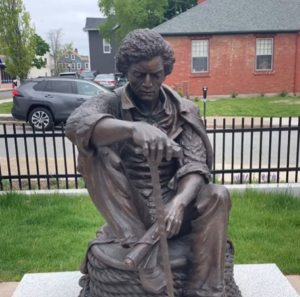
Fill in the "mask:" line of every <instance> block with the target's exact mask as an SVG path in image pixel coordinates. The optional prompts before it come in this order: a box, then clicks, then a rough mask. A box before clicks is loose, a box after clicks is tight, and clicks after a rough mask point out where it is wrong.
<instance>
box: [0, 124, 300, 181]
mask: <svg viewBox="0 0 300 297" xmlns="http://www.w3.org/2000/svg"><path fill="white" fill-rule="evenodd" d="M25 132H26V133H27V134H31V135H32V133H33V132H32V130H31V128H30V127H25ZM56 133H58V134H59V133H61V130H60V129H59V128H57V129H56ZM7 134H13V128H12V126H8V127H7ZM16 134H18V135H22V136H21V138H18V139H17V140H16V139H14V138H9V139H7V147H8V148H9V159H10V167H11V168H10V170H11V174H19V173H20V174H27V169H26V168H27V163H28V164H29V168H30V173H31V174H34V173H36V172H37V167H36V164H37V163H38V166H39V173H40V174H42V173H46V168H47V166H46V162H45V156H47V163H48V164H47V165H48V172H49V173H53V174H54V173H56V165H57V173H59V174H64V173H66V170H65V168H67V172H68V173H75V164H74V154H73V146H72V144H71V143H70V141H69V140H68V139H67V138H63V137H62V136H55V137H53V136H52V132H47V133H46V134H45V137H39V138H36V146H35V142H34V139H33V137H28V138H26V141H24V139H25V138H24V137H23V135H24V134H23V128H22V127H16ZM37 134H38V135H42V133H37ZM0 135H4V131H3V127H1V128H0ZM269 137H270V133H269V132H264V133H262V145H261V148H262V149H261V164H262V168H269V162H270V165H271V167H272V168H278V165H279V167H287V161H288V160H289V167H296V161H297V155H296V151H297V142H298V132H297V131H291V132H290V150H289V152H290V153H289V156H288V132H287V131H283V132H282V133H281V146H280V161H279V163H278V149H279V132H272V141H271V156H270V158H269ZM209 138H210V141H211V143H212V145H213V147H214V137H213V134H209ZM64 141H65V144H64ZM241 141H242V134H241V133H235V136H234V152H233V151H232V147H233V146H232V133H225V138H224V144H225V145H224V151H223V133H218V134H216V135H215V158H216V169H222V168H223V164H224V168H225V169H231V168H232V160H233V168H236V169H239V168H242V167H243V168H245V169H246V168H250V149H251V136H250V133H244V145H243V146H242V145H241ZM25 143H26V145H27V148H26V145H25ZM44 143H45V145H44ZM64 145H65V154H64ZM35 147H36V149H35ZM0 148H1V150H0V158H1V168H2V174H7V173H8V166H7V159H6V158H7V157H8V156H7V155H6V144H5V141H4V139H3V138H0ZM16 148H17V150H16ZM26 149H27V152H28V154H27V155H28V159H27V158H26ZM74 152H75V159H76V157H77V150H76V149H75V148H74ZM16 153H17V154H18V158H19V164H20V166H19V167H20V172H18V169H17V168H18V166H17V159H16V155H17V154H16ZM298 153H299V154H300V152H298ZM55 154H56V156H55ZM223 156H224V160H223ZM242 156H243V162H241V161H242ZM299 157H300V156H298V159H299ZM37 159H38V160H39V162H36V160H37ZM55 159H56V160H57V162H56V163H57V164H56V163H55ZM259 160H260V132H254V133H253V150H252V168H258V167H259ZM298 166H299V164H298ZM282 175H283V174H281V176H282ZM228 176H229V175H228ZM283 176H284V175H283Z"/></svg>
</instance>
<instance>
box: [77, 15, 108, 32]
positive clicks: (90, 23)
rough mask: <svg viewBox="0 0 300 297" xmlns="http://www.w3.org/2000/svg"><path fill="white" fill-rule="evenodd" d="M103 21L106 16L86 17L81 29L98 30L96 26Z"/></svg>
mask: <svg viewBox="0 0 300 297" xmlns="http://www.w3.org/2000/svg"><path fill="white" fill-rule="evenodd" d="M105 21H106V18H86V22H85V27H84V28H83V31H90V30H98V26H99V25H100V24H103V23H104V22H105Z"/></svg>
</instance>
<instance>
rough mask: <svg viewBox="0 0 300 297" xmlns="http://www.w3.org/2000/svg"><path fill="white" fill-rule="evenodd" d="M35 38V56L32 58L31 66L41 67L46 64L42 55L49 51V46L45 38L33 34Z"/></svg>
mask: <svg viewBox="0 0 300 297" xmlns="http://www.w3.org/2000/svg"><path fill="white" fill-rule="evenodd" d="M34 38H35V58H34V59H33V62H32V66H33V67H36V68H37V69H41V68H43V67H45V66H46V62H45V60H44V59H43V56H44V55H45V54H46V53H48V52H50V47H49V44H48V43H47V42H45V40H44V39H43V38H42V37H41V36H39V35H37V34H34Z"/></svg>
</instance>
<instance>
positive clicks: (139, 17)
mask: <svg viewBox="0 0 300 297" xmlns="http://www.w3.org/2000/svg"><path fill="white" fill-rule="evenodd" d="M197 3H198V1H197V0H185V1H180V0H151V1H149V0H126V1H124V0H99V1H98V5H99V8H100V11H101V12H102V13H103V14H104V15H105V16H106V17H107V19H106V21H105V22H104V23H103V24H101V25H100V26H99V31H100V34H101V35H102V36H103V37H104V38H105V39H106V40H107V41H108V42H111V41H112V38H114V37H115V38H116V41H117V42H119V41H121V40H122V39H123V38H124V37H125V35H126V34H127V33H129V32H130V31H132V30H134V29H138V28H149V29H152V28H154V27H155V26H158V25H159V24H161V23H163V22H165V21H167V20H170V19H171V18H173V17H174V16H177V15H178V14H180V13H182V12H185V11H186V10H188V9H190V8H192V7H193V6H195V5H196V4H197Z"/></svg>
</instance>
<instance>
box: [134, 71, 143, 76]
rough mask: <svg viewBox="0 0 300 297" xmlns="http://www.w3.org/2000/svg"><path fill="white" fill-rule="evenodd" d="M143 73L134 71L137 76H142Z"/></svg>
mask: <svg viewBox="0 0 300 297" xmlns="http://www.w3.org/2000/svg"><path fill="white" fill-rule="evenodd" d="M142 75H143V74H142V73H140V72H135V73H134V76H135V77H142Z"/></svg>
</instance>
